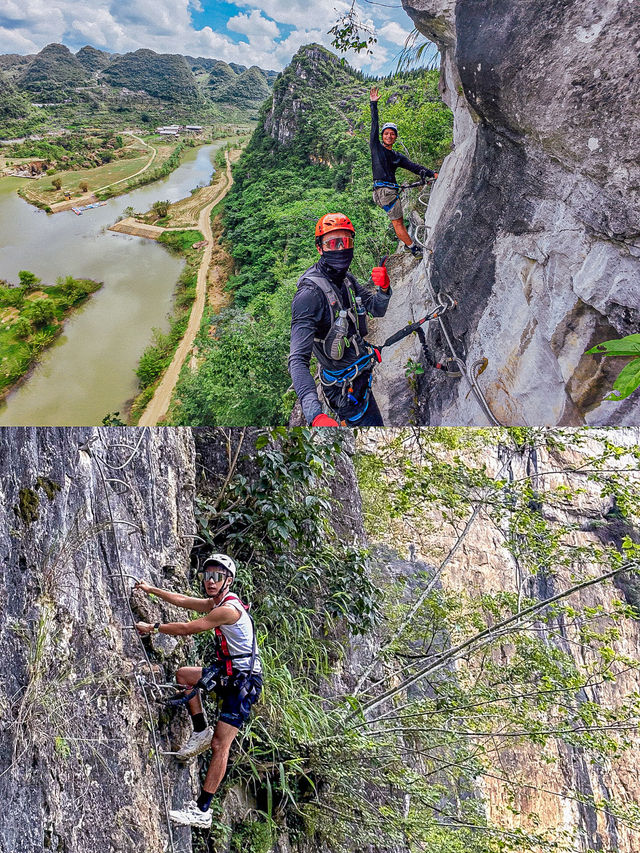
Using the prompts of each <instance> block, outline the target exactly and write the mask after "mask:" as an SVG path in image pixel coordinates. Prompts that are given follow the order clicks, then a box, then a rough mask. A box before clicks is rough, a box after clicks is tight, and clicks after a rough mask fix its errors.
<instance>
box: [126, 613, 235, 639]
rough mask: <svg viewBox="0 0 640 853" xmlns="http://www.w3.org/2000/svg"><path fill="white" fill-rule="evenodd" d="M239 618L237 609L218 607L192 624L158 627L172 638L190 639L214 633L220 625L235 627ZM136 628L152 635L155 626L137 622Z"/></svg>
mask: <svg viewBox="0 0 640 853" xmlns="http://www.w3.org/2000/svg"><path fill="white" fill-rule="evenodd" d="M239 618H240V613H239V612H238V611H237V610H236V609H235V607H224V606H223V607H216V608H215V610H212V611H211V613H207V615H206V616H201V617H200V618H199V619H193V620H192V621H191V622H166V623H163V624H161V625H160V626H159V627H158V631H159V632H160V633H161V634H169V635H170V636H172V637H188V636H189V635H190V634H201V633H202V632H203V631H212V630H213V629H214V628H218V627H219V626H220V625H233V624H234V623H235V622H237V621H238V619H239ZM136 628H137V629H138V632H139V633H140V634H151V633H152V631H153V625H151V624H150V623H149V622H136Z"/></svg>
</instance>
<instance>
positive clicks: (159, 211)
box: [151, 201, 171, 219]
mask: <svg viewBox="0 0 640 853" xmlns="http://www.w3.org/2000/svg"><path fill="white" fill-rule="evenodd" d="M170 204H171V202H170V201H154V203H153V205H152V208H151V209H152V210H153V212H154V213H155V214H156V216H157V217H158V218H159V219H161V218H162V217H163V216H166V215H167V213H168V212H169V205H170Z"/></svg>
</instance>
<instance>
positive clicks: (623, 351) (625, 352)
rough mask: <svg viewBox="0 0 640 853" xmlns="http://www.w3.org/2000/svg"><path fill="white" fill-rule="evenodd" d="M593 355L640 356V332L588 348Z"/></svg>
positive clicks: (588, 351)
mask: <svg viewBox="0 0 640 853" xmlns="http://www.w3.org/2000/svg"><path fill="white" fill-rule="evenodd" d="M587 353H588V354H592V355H613V356H626V357H627V358H628V357H629V356H632V357H635V356H640V334H635V335H627V336H626V337H625V338H616V339H615V340H612V341H603V343H601V344H596V345H595V346H594V347H591V349H589V350H587Z"/></svg>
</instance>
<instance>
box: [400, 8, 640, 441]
mask: <svg viewBox="0 0 640 853" xmlns="http://www.w3.org/2000/svg"><path fill="white" fill-rule="evenodd" d="M403 7H404V8H405V10H406V11H407V13H408V14H409V15H410V17H411V18H412V20H413V21H414V23H415V25H416V27H417V28H418V29H419V30H420V31H421V32H422V33H424V34H425V35H426V36H427V37H428V38H430V39H432V40H434V41H435V42H436V43H437V45H438V46H439V48H440V50H441V52H442V81H441V88H442V95H443V98H444V100H445V102H446V103H447V104H448V105H449V106H450V107H451V109H452V110H453V112H454V116H455V126H454V142H455V150H454V151H453V153H452V154H450V155H449V156H448V157H447V159H446V160H445V162H444V165H443V167H442V170H441V173H440V179H439V180H438V182H437V184H436V186H435V188H434V191H433V192H432V196H431V200H430V204H429V207H428V210H427V212H426V217H425V222H426V225H427V226H428V229H429V231H428V233H429V238H428V246H429V248H430V249H431V250H432V251H433V263H432V271H431V280H432V283H433V286H434V287H435V289H436V291H438V290H446V291H449V292H452V293H453V295H454V296H455V297H456V298H457V299H458V300H459V302H460V307H459V309H458V310H457V311H456V312H455V313H454V314H452V315H451V325H452V331H453V333H454V334H455V335H456V337H457V338H458V339H459V340H460V341H461V343H460V345H459V346H460V349H462V347H463V346H464V347H465V348H466V351H467V355H466V360H467V364H469V365H471V364H472V363H473V362H474V361H475V360H476V359H481V358H486V359H488V364H487V365H486V369H485V371H484V374H483V376H482V377H481V378H480V380H479V384H480V385H481V386H482V389H483V391H484V393H485V395H486V398H487V401H488V402H489V404H490V406H491V408H492V410H493V412H494V414H495V416H496V417H497V419H498V420H499V421H501V422H502V423H505V424H510V425H513V424H530V425H533V424H567V425H577V424H582V423H585V422H586V423H589V424H599V425H603V424H608V423H613V424H633V423H635V422H637V412H638V409H637V403H638V393H636V394H634V395H632V397H631V398H630V399H629V400H627V401H626V402H624V403H622V404H614V403H610V402H604V403H603V402H602V397H603V395H604V393H605V392H606V391H608V390H610V388H611V383H612V381H613V378H614V377H615V376H616V375H617V373H618V371H619V369H620V367H621V364H620V363H618V364H611V363H608V362H607V360H606V359H605V360H604V361H602V360H601V359H599V358H596V357H594V356H585V355H584V352H585V350H587V349H588V348H589V347H590V346H592V345H594V344H596V343H599V342H601V341H604V340H607V339H609V338H616V337H621V336H623V335H626V334H630V333H633V332H636V331H637V330H638V322H639V320H640V286H639V285H640V227H639V223H640V193H639V189H638V188H639V185H640V161H639V159H638V139H639V138H640V114H639V112H638V109H637V93H638V88H639V86H640V67H639V64H638V44H639V43H640V41H639V40H640V14H639V12H638V7H637V4H636V3H633V2H628V0H624V2H614V0H605V2H595V0H572V2H566V0H549V2H545V3H541V2H539V0H519V2H517V3H514V2H511V0H498V2H494V0H403ZM403 284H405V285H406V288H405V290H406V293H407V297H406V298H407V301H408V302H409V303H410V304H414V305H416V306H422V305H424V304H425V301H428V295H429V291H428V289H427V286H426V283H425V269H424V267H421V268H420V269H418V270H415V271H414V272H413V273H412V274H409V275H407V276H406V277H405V278H403ZM420 310H421V308H416V309H415V313H416V316H418V312H419V311H420ZM432 342H433V343H434V344H435V345H437V346H440V343H441V342H438V341H437V340H433V338H432ZM407 352H409V350H407ZM415 352H416V345H415V344H414V348H413V354H414V357H415ZM623 363H624V362H623ZM400 376H401V374H399V373H398V374H397V375H396V380H399V378H400ZM388 381H389V382H391V379H390V378H389V379H388ZM424 384H425V387H424V389H423V390H424V392H425V394H426V395H428V397H429V400H428V404H427V407H426V411H424V412H423V413H422V415H421V417H422V420H421V421H420V422H423V423H432V424H470V425H478V426H481V425H485V424H486V423H487V420H486V417H485V416H484V415H483V413H482V410H481V409H480V408H479V407H478V404H477V403H476V402H475V400H474V397H473V395H472V394H471V395H468V397H467V396H466V395H467V394H468V391H469V386H468V384H467V383H466V382H465V381H464V379H463V380H462V381H461V382H456V381H454V380H451V379H445V378H443V376H442V375H441V374H438V373H433V374H432V373H430V374H429V376H428V377H427V378H426V381H425V383H424ZM393 422H394V421H391V420H390V421H389V423H393ZM395 422H396V423H399V422H398V421H395Z"/></svg>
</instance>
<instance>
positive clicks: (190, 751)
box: [176, 726, 213, 761]
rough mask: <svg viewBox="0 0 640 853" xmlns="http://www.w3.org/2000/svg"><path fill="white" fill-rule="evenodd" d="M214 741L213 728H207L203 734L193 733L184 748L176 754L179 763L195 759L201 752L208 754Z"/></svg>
mask: <svg viewBox="0 0 640 853" xmlns="http://www.w3.org/2000/svg"><path fill="white" fill-rule="evenodd" d="M212 740H213V728H212V727H211V726H207V728H206V729H205V730H204V731H203V732H192V734H191V737H190V738H189V740H188V741H187V742H186V743H185V745H184V746H183V747H182V749H179V750H178V752H176V758H177V759H178V761H186V760H187V759H189V758H195V756H196V755H200V753H201V752H206V751H207V750H208V749H209V747H210V746H211V741H212Z"/></svg>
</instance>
